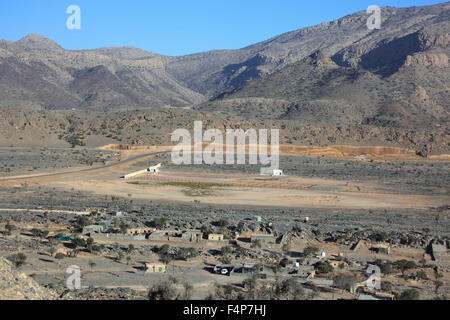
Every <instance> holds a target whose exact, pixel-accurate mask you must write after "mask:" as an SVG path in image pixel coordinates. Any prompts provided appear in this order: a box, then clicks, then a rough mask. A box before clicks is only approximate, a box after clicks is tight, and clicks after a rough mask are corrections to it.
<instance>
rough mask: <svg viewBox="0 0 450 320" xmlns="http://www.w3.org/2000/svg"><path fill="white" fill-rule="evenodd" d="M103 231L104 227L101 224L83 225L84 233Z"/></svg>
mask: <svg viewBox="0 0 450 320" xmlns="http://www.w3.org/2000/svg"><path fill="white" fill-rule="evenodd" d="M100 232H103V227H102V226H100V225H90V226H85V227H83V231H82V234H83V235H86V234H92V233H100Z"/></svg>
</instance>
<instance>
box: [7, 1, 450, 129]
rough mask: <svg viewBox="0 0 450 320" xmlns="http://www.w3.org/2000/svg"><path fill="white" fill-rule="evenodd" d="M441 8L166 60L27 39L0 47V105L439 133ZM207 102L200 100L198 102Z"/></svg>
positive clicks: (444, 96) (443, 97) (443, 77)
mask: <svg viewBox="0 0 450 320" xmlns="http://www.w3.org/2000/svg"><path fill="white" fill-rule="evenodd" d="M449 15H450V3H449V2H447V3H442V4H438V5H433V6H424V7H411V8H392V7H385V8H382V11H381V17H382V23H381V29H379V30H370V29H369V28H368V27H367V25H366V22H367V19H368V17H369V15H368V14H367V13H366V12H365V11H362V12H358V13H355V14H351V15H348V16H346V17H343V18H341V19H338V20H335V21H331V22H325V23H322V24H319V25H317V26H313V27H309V28H304V29H300V30H295V31H292V32H288V33H286V34H283V35H280V36H277V37H274V38H272V39H269V40H267V41H263V42H261V43H257V44H254V45H252V46H249V47H246V48H242V49H239V50H219V51H210V52H205V53H198V54H192V55H187V56H181V57H168V56H162V55H158V54H154V53H151V52H147V51H144V50H140V49H137V48H132V47H123V48H101V49H96V50H85V51H68V50H64V49H63V48H61V47H60V46H59V45H57V44H56V43H54V42H52V41H51V40H48V39H45V38H43V37H40V36H37V35H30V36H27V37H25V38H24V39H22V40H19V41H17V42H9V41H0V107H11V108H22V109H23V108H35V109H38V108H39V109H41V108H43V109H72V108H75V109H83V110H85V109H89V110H96V111H105V110H111V109H126V108H138V107H142V108H148V107H160V106H175V107H178V106H183V107H190V106H192V105H195V106H196V108H197V109H198V110H201V111H211V112H214V113H217V114H225V115H229V114H232V115H237V116H245V117H250V118H267V119H288V120H295V121H298V122H302V121H303V122H307V123H311V122H313V123H329V124H332V125H336V124H346V125H353V124H357V125H359V124H369V125H375V126H393V125H394V126H410V127H415V126H417V125H418V124H419V125H426V126H427V125H429V124H432V125H437V126H441V127H442V126H445V125H446V124H447V119H448V116H449V114H448V113H449V103H448V101H449V87H448V83H449V80H450V79H449V74H450V73H449V72H448V71H449V59H448V57H449V39H450V38H449V37H450V36H449V34H450V32H449V29H450V26H449V25H450V22H449V21H450V16H449ZM208 99H209V100H208Z"/></svg>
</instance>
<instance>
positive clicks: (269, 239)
mask: <svg viewBox="0 0 450 320" xmlns="http://www.w3.org/2000/svg"><path fill="white" fill-rule="evenodd" d="M276 240H277V238H275V236H273V235H271V234H252V235H251V241H252V242H253V241H260V243H261V244H262V245H266V244H275V243H276Z"/></svg>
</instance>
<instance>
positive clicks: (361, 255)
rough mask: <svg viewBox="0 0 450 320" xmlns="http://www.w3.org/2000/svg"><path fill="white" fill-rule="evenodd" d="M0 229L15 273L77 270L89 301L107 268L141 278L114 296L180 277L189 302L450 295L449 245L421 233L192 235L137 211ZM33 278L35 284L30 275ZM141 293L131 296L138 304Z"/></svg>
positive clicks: (252, 226) (247, 226)
mask: <svg viewBox="0 0 450 320" xmlns="http://www.w3.org/2000/svg"><path fill="white" fill-rule="evenodd" d="M447 210H448V209H447ZM25 215H26V214H25ZM52 216H53V214H52V213H50V212H46V213H44V217H46V219H50V221H52V220H56V221H57V220H58V219H54V218H52ZM2 220H3V224H2V230H3V232H2V233H3V234H2V236H1V237H0V241H1V244H2V246H1V247H2V250H1V252H0V254H2V255H4V256H5V257H7V258H8V259H9V260H10V261H12V262H13V263H15V264H16V266H17V267H19V268H26V263H28V262H29V261H30V260H31V261H32V263H33V265H35V264H40V263H43V261H45V262H44V264H50V265H51V264H57V266H59V267H62V264H64V265H66V264H75V265H76V264H84V265H87V266H86V267H84V268H83V267H82V270H83V272H87V273H90V274H91V275H89V278H90V279H89V280H88V279H86V280H84V279H83V280H82V289H84V290H88V291H89V288H91V290H94V287H92V284H90V285H88V283H96V284H97V286H96V287H110V286H111V284H110V281H111V283H114V280H112V279H111V274H112V273H111V272H110V273H111V274H109V275H101V274H102V273H105V272H107V271H108V269H109V268H110V269H111V270H120V269H132V270H133V271H132V273H133V274H137V275H139V277H138V279H137V281H131V282H132V283H129V284H128V286H127V284H126V283H121V284H120V285H119V284H118V285H117V286H116V287H117V290H119V289H120V290H123V288H124V287H128V288H133V287H136V285H135V283H136V282H138V283H139V282H140V281H142V280H141V279H145V278H147V280H148V279H150V281H149V282H148V283H149V288H150V289H149V290H150V292H151V287H152V285H151V283H153V285H154V286H157V285H161V281H166V282H163V283H165V285H166V286H170V285H174V286H177V283H178V282H177V280H176V279H177V277H178V278H181V279H184V281H189V279H190V278H191V277H190V276H189V275H190V274H192V275H193V279H197V278H198V279H199V281H204V282H205V283H207V288H208V289H207V290H202V292H196V289H197V288H191V287H190V288H191V291H192V292H191V293H190V297H194V298H207V297H211V298H214V297H215V298H218V299H220V297H222V298H224V296H223V294H224V293H223V292H227V294H228V295H229V296H228V297H227V298H230V299H231V298H236V297H240V296H242V297H247V298H249V296H248V295H249V294H250V291H248V290H249V288H248V286H249V285H251V286H258V285H257V283H258V284H259V286H262V287H261V288H260V290H261V292H259V291H258V290H256V291H255V292H253V293H252V294H253V295H256V296H253V298H255V297H256V298H264V297H265V295H266V294H268V293H267V292H266V291H265V290H264V289H263V288H265V286H267V285H275V284H277V283H279V282H280V283H281V282H282V283H285V285H289V286H298V288H301V290H300V289H299V292H298V295H299V296H297V297H296V298H300V297H302V298H307V299H326V298H330V297H334V298H338V299H360V300H394V299H411V298H414V299H415V298H419V295H420V297H421V298H424V299H429V298H437V297H445V296H446V295H447V294H448V286H447V284H448V280H449V278H448V276H449V271H450V269H449V266H450V265H449V262H450V258H449V256H448V249H447V248H448V245H449V241H448V238H447V239H445V238H435V237H433V236H432V235H431V234H430V233H427V232H424V233H416V234H414V235H413V234H405V235H404V236H403V237H393V236H392V235H391V234H389V233H387V232H383V231H380V232H369V231H368V230H358V229H360V228H355V229H353V230H351V229H350V230H349V229H347V230H341V231H331V232H327V233H325V234H321V232H320V231H319V230H320V229H321V228H320V227H319V228H318V223H317V222H315V219H314V218H310V217H306V216H305V217H303V218H300V220H299V219H296V220H297V222H295V223H291V224H292V228H291V230H286V229H285V228H283V229H285V230H286V231H284V230H283V231H278V230H277V228H276V227H275V226H276V222H275V221H271V220H270V219H266V218H263V217H262V216H252V217H248V218H244V219H242V220H241V221H239V223H230V222H229V221H228V220H227V219H217V220H216V221H212V222H211V223H208V224H203V225H202V226H201V227H200V228H196V225H195V224H188V223H181V224H180V223H177V222H175V221H171V219H169V218H166V217H164V216H161V217H157V218H154V219H153V220H151V221H146V219H142V215H141V214H140V211H139V210H135V211H131V212H125V211H109V210H107V209H104V208H103V209H92V208H91V209H88V210H87V211H86V212H85V213H79V214H77V215H76V216H74V218H73V219H71V222H70V223H63V224H59V223H52V224H48V223H45V224H43V225H42V224H40V223H37V224H36V223H30V222H26V221H21V222H15V221H14V217H9V218H7V219H5V218H2ZM5 220H6V221H5ZM33 220H34V219H33ZM47 221H48V220H47ZM14 246H16V248H17V246H19V248H22V250H20V251H21V254H22V255H23V256H24V257H22V259H23V260H24V261H22V262H23V263H25V264H24V265H23V266H22V262H21V258H20V256H19V254H17V253H15V254H14V253H13V252H14V250H11V249H12V248H14ZM25 256H26V258H25ZM108 260H110V261H111V262H110V263H111V264H114V266H112V265H109V264H110V263H108V262H107V261H108ZM31 261H30V262H31ZM370 265H376V266H378V267H379V268H380V271H381V274H380V282H379V287H378V288H371V287H370V286H368V285H367V279H368V278H369V276H370V274H366V270H367V268H368V267H369V266H370ZM116 266H120V267H116ZM86 268H88V270H89V271H85V269H86ZM96 270H98V271H96ZM123 271H125V270H123ZM115 272H117V271H115ZM96 273H99V275H98V276H95V274H96ZM30 276H32V277H33V276H34V277H36V279H39V276H38V275H36V274H31V275H30ZM167 277H169V278H167ZM44 278H47V279H44ZM58 278H59V277H58ZM96 278H97V279H96ZM164 279H165V280H164ZM167 279H168V280H167ZM40 280H41V281H42V280H44V281H43V282H44V283H43V285H47V286H50V288H51V289H53V290H56V291H58V290H59V293H60V294H61V295H62V297H63V296H64V294H65V295H67V294H69V293H68V292H67V290H66V289H65V288H64V287H65V285H63V286H62V287H59V288H58V286H57V285H55V283H56V281H54V280H55V279H51V277H49V276H48V275H47V276H46V277H42V278H41V279H40ZM45 280H46V281H45ZM60 280H62V279H60ZM250 280H251V284H249V281H250ZM171 281H173V282H174V283H172V282H171ZM180 281H181V280H180ZM45 282H47V283H46V284H45ZM124 282H126V279H124ZM60 283H61V284H63V283H64V281H60ZM240 284H242V286H241V285H240ZM178 285H179V284H178ZM183 285H185V286H186V285H187V284H186V283H185V284H183ZM189 285H190V286H192V284H189ZM142 289H143V288H141V290H140V291H141V292H140V293H136V292H135V293H128V294H129V295H130V294H131V295H134V296H135V297H139V296H141V297H142V298H144V297H145V293H143V292H142ZM96 290H98V289H96ZM266 290H268V289H266ZM113 291H114V290H113ZM137 291H139V290H137ZM300 292H301V295H300ZM71 294H73V293H71ZM109 294H111V293H109ZM149 294H150V293H149ZM258 294H260V295H261V296H258ZM291 298H294V297H291Z"/></svg>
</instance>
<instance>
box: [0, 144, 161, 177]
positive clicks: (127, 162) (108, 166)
mask: <svg viewBox="0 0 450 320" xmlns="http://www.w3.org/2000/svg"><path fill="white" fill-rule="evenodd" d="M167 152H168V151H163V152H151V153H144V154H141V155H137V156H134V157H131V158H128V159H125V160H122V161H119V162H115V163H110V164H107V165H104V166H100V167H95V168H87V169H80V170H74V171H67V172H55V173H48V174H39V175H31V176H18V177H9V178H2V179H0V182H7V181H18V180H30V179H38V178H48V177H57V176H63V175H69V174H77V173H85V172H94V171H98V170H103V169H110V168H114V167H118V166H122V165H125V164H131V163H132V162H135V161H137V160H141V159H143V158H147V157H150V156H155V155H158V154H165V153H167Z"/></svg>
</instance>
